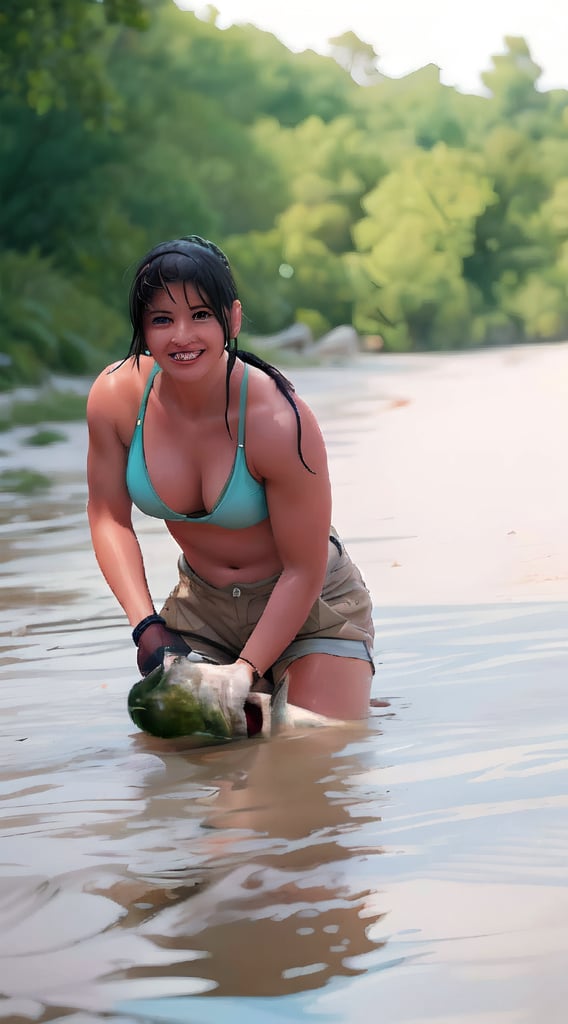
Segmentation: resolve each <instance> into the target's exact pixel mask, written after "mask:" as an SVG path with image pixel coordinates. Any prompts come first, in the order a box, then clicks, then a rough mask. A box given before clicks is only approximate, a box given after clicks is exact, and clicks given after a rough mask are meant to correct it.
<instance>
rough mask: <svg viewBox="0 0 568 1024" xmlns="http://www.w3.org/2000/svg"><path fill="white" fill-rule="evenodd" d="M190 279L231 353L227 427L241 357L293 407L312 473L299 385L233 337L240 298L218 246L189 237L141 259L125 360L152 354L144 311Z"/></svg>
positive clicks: (157, 248)
mask: <svg viewBox="0 0 568 1024" xmlns="http://www.w3.org/2000/svg"><path fill="white" fill-rule="evenodd" d="M186 281H187V282H190V283H191V284H192V285H193V287H194V288H195V290H196V291H197V293H198V295H199V297H200V299H201V301H202V302H203V303H204V304H205V305H207V306H209V308H210V309H211V310H212V311H213V313H214V315H215V317H216V319H217V320H218V321H219V323H220V324H221V327H222V328H223V336H224V339H225V348H226V350H227V353H228V358H227V380H226V404H225V423H226V425H227V430H228V431H229V434H230V433H231V430H230V427H229V416H228V412H229V384H230V379H231V373H232V372H233V367H234V365H235V360H236V359H237V357H238V358H239V359H242V361H243V362H244V363H250V364H251V366H256V367H257V368H258V369H259V370H262V371H263V372H264V373H266V374H268V376H269V377H272V380H273V381H274V383H275V384H276V387H277V388H278V390H279V391H280V392H281V394H282V395H284V398H285V399H286V401H287V402H289V404H290V405H291V406H292V409H293V410H294V415H295V417H296V424H297V431H298V455H299V457H300V459H301V461H302V463H303V465H304V466H305V467H306V469H307V470H309V472H310V473H313V470H312V469H310V467H309V466H308V464H307V463H306V461H305V460H304V456H303V455H302V424H301V420H300V414H299V412H298V407H297V405H296V402H295V401H294V385H293V384H292V383H291V381H289V380H288V378H287V377H285V376H284V374H283V373H280V370H278V369H277V368H276V367H275V366H272V364H271V363H267V362H265V360H264V359H261V358H260V356H256V355H255V354H254V353H253V352H247V351H246V350H244V349H240V348H238V347H237V339H236V338H231V331H230V324H229V314H230V311H231V308H232V305H233V302H234V301H235V299H238V294H237V288H236V285H235V281H234V279H233V275H232V272H231V267H230V265H229V261H228V259H227V257H226V256H225V253H224V252H222V251H221V249H219V247H218V246H217V245H215V244H214V242H209V241H208V240H207V239H206V238H200V236H199V235H187V236H185V237H183V238H176V239H173V240H172V241H170V242H161V243H160V245H156V246H155V247H154V248H153V249H151V250H150V252H148V253H146V255H145V256H144V257H143V258H142V259H141V260H140V262H139V264H138V266H137V268H136V272H135V275H134V280H133V282H132V287H131V289H130V320H131V322H132V340H131V342H130V348H129V350H128V355H127V357H126V358H128V356H132V357H133V358H134V360H135V361H136V364H137V365H138V364H139V363H140V356H141V355H144V353H145V352H146V351H147V349H146V342H145V340H144V312H145V310H146V309H147V307H148V306H149V305H150V303H151V301H152V298H153V296H154V293H155V292H156V291H162V290H164V291H166V292H169V289H168V285H170V284H179V283H184V282H186Z"/></svg>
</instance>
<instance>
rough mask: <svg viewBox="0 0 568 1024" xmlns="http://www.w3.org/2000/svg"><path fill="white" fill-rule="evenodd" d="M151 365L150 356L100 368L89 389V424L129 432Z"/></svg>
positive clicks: (120, 432) (126, 434)
mask: <svg viewBox="0 0 568 1024" xmlns="http://www.w3.org/2000/svg"><path fill="white" fill-rule="evenodd" d="M153 365H154V361H153V359H150V357H149V356H142V357H141V359H140V363H139V364H137V363H136V360H135V359H133V358H129V359H124V360H121V361H120V362H117V363H111V364H110V365H109V366H105V368H104V370H101V372H100V373H99V375H98V377H96V378H95V380H94V381H93V384H92V385H91V389H90V391H89V398H88V401H87V420H88V422H89V424H90V425H91V427H94V426H96V425H97V424H100V425H103V424H104V423H106V424H107V425H108V426H112V427H114V428H115V429H117V430H118V432H119V434H120V435H121V436H122V435H124V436H128V435H129V434H131V431H132V428H133V424H134V421H135V419H136V414H137V412H138V407H139V405H140V402H141V400H142V395H143V393H144V387H145V385H146V381H147V380H148V376H149V374H150V371H151V369H152V366H153Z"/></svg>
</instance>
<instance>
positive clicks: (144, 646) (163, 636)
mask: <svg viewBox="0 0 568 1024" xmlns="http://www.w3.org/2000/svg"><path fill="white" fill-rule="evenodd" d="M135 642H136V641H135ZM136 646H137V647H138V654H137V655H136V662H137V664H138V668H139V669H140V672H141V674H142V675H143V676H147V675H148V673H149V672H151V671H152V669H154V668H156V667H157V666H158V665H161V664H162V662H163V660H164V652H165V650H166V648H167V649H168V651H171V652H172V653H174V654H190V653H191V647H189V646H188V645H187V644H186V642H185V640H183V639H182V637H181V636H180V634H179V633H174V631H173V630H172V629H168V628H167V626H165V625H162V623H160V622H153V623H151V624H150V625H149V626H146V628H145V630H144V632H143V633H142V635H141V637H140V638H139V640H138V642H137V644H136Z"/></svg>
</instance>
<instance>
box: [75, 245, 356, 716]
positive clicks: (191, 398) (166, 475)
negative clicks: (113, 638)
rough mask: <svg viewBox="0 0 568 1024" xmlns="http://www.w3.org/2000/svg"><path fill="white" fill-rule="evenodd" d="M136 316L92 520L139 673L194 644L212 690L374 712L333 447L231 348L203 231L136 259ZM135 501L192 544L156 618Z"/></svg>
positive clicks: (234, 317) (100, 382) (223, 285)
mask: <svg viewBox="0 0 568 1024" xmlns="http://www.w3.org/2000/svg"><path fill="white" fill-rule="evenodd" d="M130 312H131V319H132V325H133V335H132V342H131V346H130V350H129V353H128V355H127V357H126V359H124V360H123V361H122V362H120V363H119V364H117V365H113V366H110V367H107V368H106V369H105V370H104V371H103V372H102V373H101V374H100V375H99V377H98V378H97V380H96V381H95V383H94V384H93V387H92V389H91V393H90V396H89V402H88V410H87V418H88V424H89V459H88V480H89V506H88V512H89V521H90V526H91V534H92V539H93V547H94V550H95V554H96V557H97V560H98V562H99V565H100V568H101V570H102V572H103V574H104V576H105V578H106V580H107V582H108V584H109V586H110V587H111V589H112V590H113V592H114V594H115V595H116V597H117V599H118V601H119V602H120V604H121V605H122V607H123V609H124V611H125V612H126V614H127V616H128V618H129V620H130V622H131V624H132V626H134V627H135V628H134V631H133V640H134V642H135V644H136V646H137V647H138V659H137V660H138V666H139V668H140V670H141V672H142V673H143V674H144V675H146V674H147V673H148V672H150V671H151V670H152V669H153V668H154V667H156V666H158V665H159V664H161V663H162V662H163V659H164V654H165V651H166V650H170V651H171V650H174V651H178V652H180V653H182V654H184V653H185V654H187V653H189V652H190V651H191V650H194V651H197V652H199V653H200V654H202V655H203V656H205V657H208V658H210V659H212V660H214V661H216V662H217V663H222V664H223V669H222V670H220V669H219V667H218V665H217V666H215V672H214V676H215V679H216V680H217V679H219V678H220V677H219V672H221V676H223V673H224V674H225V675H226V678H227V680H228V681H230V680H231V679H232V678H233V677H234V676H235V675H238V676H239V678H241V677H242V675H243V672H244V673H245V674H246V675H247V678H248V685H249V687H255V686H256V687H258V688H262V689H265V690H266V689H270V688H278V687H279V686H281V685H284V684H286V685H287V686H288V697H289V700H290V702H291V703H294V704H296V705H298V706H300V707H303V708H306V709H308V710H310V711H314V712H316V713H318V714H320V715H324V716H327V717H330V718H335V719H360V718H364V717H366V715H367V711H368V701H369V691H370V685H371V678H372V673H373V662H372V643H373V625H372V620H371V600H370V596H369V593H368V591H367V589H366V587H365V584H364V582H363V580H362V578H361V575H360V573H359V571H358V569H357V568H356V567H355V566H354V565H353V563H352V562H351V559H350V558H349V556H348V554H347V552H346V551H345V548H344V546H343V544H342V543H341V541H340V540H339V538H338V537H337V535H336V534H335V531H334V530H333V528H332V526H331V494H330V485H329V476H328V470H327V458H326V451H325V445H324V442H323V438H322V435H321V432H320V430H319V427H318V424H317V422H316V420H315V417H314V415H313V413H312V412H311V410H310V409H309V408H308V406H307V405H306V404H305V403H304V402H303V401H302V400H301V399H300V398H298V397H297V396H296V394H295V392H294V388H293V386H292V384H291V383H290V382H289V381H288V380H287V379H286V378H285V377H284V376H283V375H282V374H281V373H280V371H279V370H277V369H276V368H275V367H274V366H271V365H270V364H268V363H265V362H264V361H263V360H261V359H259V358H258V357H256V356H254V355H252V354H251V353H249V352H246V351H243V350H241V349H239V348H238V347H237V340H236V339H237V335H238V332H239V330H240V326H241V304H240V302H239V299H238V297H237V293H236V288H235V284H234V280H233V276H232V273H231V270H230V267H229V264H228V262H227V259H226V257H225V256H224V254H223V253H222V252H221V250H220V249H218V248H217V246H215V245H214V244H213V243H211V242H208V241H206V240H205V239H202V238H199V237H198V236H190V237H188V238H182V239H176V240H174V241H170V242H165V243H162V244H161V245H159V246H157V247H156V248H155V249H153V250H152V251H151V252H150V253H148V254H147V255H146V256H145V257H144V258H143V259H142V260H141V262H140V264H139V267H138V269H137V272H136V274H135V278H134V282H133V285H132V289H131V294H130ZM133 503H134V504H136V505H137V506H138V507H139V508H140V509H141V510H142V511H143V512H145V513H146V514H148V515H150V516H154V517H156V518H160V519H163V520H164V521H165V523H166V526H167V528H168V530H169V531H170V533H171V535H172V537H173V538H174V540H175V541H176V542H177V544H178V545H179V548H180V552H181V553H180V559H179V583H178V585H177V587H176V588H175V589H174V591H173V592H172V594H171V595H170V597H169V598H168V600H167V601H166V604H165V605H164V608H163V609H162V612H161V614H160V615H158V614H157V613H156V611H155V609H154V605H153V602H152V598H151V596H150V592H149V589H148V584H147V581H146V573H145V568H144V564H143V560H142V554H141V550H140V546H139V544H138V540H137V537H136V534H135V532H134V529H133V525H132V516H131V512H132V504H133ZM190 645H191V647H190ZM208 668H211V670H213V667H212V666H207V665H204V666H203V672H204V673H205V675H207V669H208ZM212 678H213V677H212Z"/></svg>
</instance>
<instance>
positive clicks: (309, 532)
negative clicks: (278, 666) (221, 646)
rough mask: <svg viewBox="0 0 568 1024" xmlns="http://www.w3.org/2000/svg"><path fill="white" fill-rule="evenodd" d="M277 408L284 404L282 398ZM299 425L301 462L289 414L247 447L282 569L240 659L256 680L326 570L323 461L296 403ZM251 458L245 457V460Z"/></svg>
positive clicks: (312, 425) (266, 423) (303, 409)
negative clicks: (255, 673)
mask: <svg viewBox="0 0 568 1024" xmlns="http://www.w3.org/2000/svg"><path fill="white" fill-rule="evenodd" d="M282 401H284V400H283V399H282ZM296 402H297V405H298V410H299V413H300V417H301V424H302V454H303V457H304V459H305V461H306V463H307V464H308V466H309V467H310V469H311V470H312V472H310V471H309V470H308V469H306V467H305V466H304V465H303V463H302V462H301V460H300V457H299V455H298V450H297V432H296V419H295V417H294V414H293V410H292V409H291V408H289V407H287V408H285V409H284V410H281V409H279V411H278V413H277V414H274V415H273V416H272V417H270V418H267V417H266V415H264V417H263V429H262V431H260V430H258V429H255V430H254V432H252V431H250V432H248V436H249V437H250V436H251V434H252V436H253V437H254V441H253V443H252V444H250V445H249V444H247V456H248V457H249V459H250V468H254V469H255V471H256V472H257V473H258V474H259V475H262V476H263V478H264V481H265V487H266V498H267V502H268V510H269V516H270V524H271V528H272V533H273V536H274V541H275V544H276V548H277V550H278V554H279V556H280V560H281V562H282V566H283V570H282V573H281V575H280V577H279V579H278V582H277V583H276V585H275V587H274V590H273V592H272V594H271V596H270V599H269V601H268V603H267V605H266V608H265V610H264V613H263V615H262V616H261V618H260V619H259V621H258V623H257V625H256V626H255V629H254V630H253V632H252V634H251V636H250V637H249V639H248V641H247V643H246V645H245V647H244V648H243V650H242V652H241V654H242V657H243V658H244V659H246V660H247V661H249V662H251V663H252V664H253V665H254V666H255V667H256V668H257V670H258V671H259V672H260V674H261V675H262V673H263V672H264V671H266V669H267V668H268V667H269V666H270V665H271V664H272V663H273V662H274V661H276V660H277V658H278V657H279V655H280V654H281V653H282V651H283V650H284V649H285V648H286V647H287V646H288V644H289V643H291V642H292V640H293V639H294V637H295V636H296V634H297V633H298V631H299V630H300V628H301V627H302V625H303V624H304V622H305V621H306V618H307V617H308V614H309V611H310V608H311V607H312V605H313V603H314V601H315V600H316V599H317V598H318V597H319V595H320V594H321V590H322V586H323V582H324V579H325V573H326V568H327V560H328V552H329V532H330V525H331V487H330V481H329V472H328V466H327V454H326V450H325V443H324V440H323V437H322V433H321V430H320V428H319V425H318V423H317V420H316V418H315V416H314V414H313V412H312V411H311V410H310V409H309V407H308V406H307V405H306V404H305V403H304V402H302V401H301V400H300V399H296ZM249 452H250V453H251V454H250V456H249Z"/></svg>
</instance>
